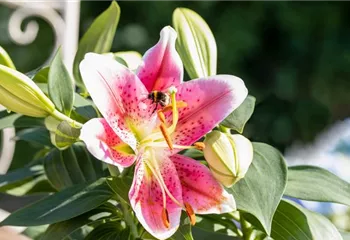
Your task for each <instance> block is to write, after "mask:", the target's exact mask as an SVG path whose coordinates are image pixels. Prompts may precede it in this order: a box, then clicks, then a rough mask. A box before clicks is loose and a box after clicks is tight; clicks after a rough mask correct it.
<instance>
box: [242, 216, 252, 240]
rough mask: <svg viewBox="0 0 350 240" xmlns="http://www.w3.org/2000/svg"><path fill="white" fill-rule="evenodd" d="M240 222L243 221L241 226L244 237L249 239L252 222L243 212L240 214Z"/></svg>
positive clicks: (245, 239) (246, 239)
mask: <svg viewBox="0 0 350 240" xmlns="http://www.w3.org/2000/svg"><path fill="white" fill-rule="evenodd" d="M240 222H241V228H242V233H243V239H244V240H249V235H250V231H249V228H250V227H251V224H250V223H249V222H247V221H246V220H245V219H244V217H243V216H242V214H240Z"/></svg>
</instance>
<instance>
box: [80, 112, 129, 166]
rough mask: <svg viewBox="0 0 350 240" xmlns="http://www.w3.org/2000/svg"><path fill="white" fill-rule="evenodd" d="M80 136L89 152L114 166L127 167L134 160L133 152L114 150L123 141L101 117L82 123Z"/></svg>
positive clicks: (121, 144)
mask: <svg viewBox="0 0 350 240" xmlns="http://www.w3.org/2000/svg"><path fill="white" fill-rule="evenodd" d="M80 138H81V139H82V140H83V141H84V142H85V144H86V147H87V149H88V150H89V152H90V153H91V154H92V155H94V156H95V157H96V158H97V159H100V160H102V161H104V162H106V163H109V164H113V165H115V166H121V167H129V166H130V165H132V164H133V163H134V161H135V155H134V154H126V153H122V152H119V151H117V150H116V148H117V147H118V146H123V145H125V143H124V142H123V141H122V140H121V139H120V138H119V137H118V136H117V135H116V134H115V132H114V131H113V129H112V128H111V127H110V126H109V125H108V123H107V121H106V120H105V119H103V118H94V119H91V120H90V121H88V122H87V123H85V124H84V126H83V128H82V129H81V134H80Z"/></svg>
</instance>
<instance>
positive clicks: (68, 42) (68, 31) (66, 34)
mask: <svg viewBox="0 0 350 240" xmlns="http://www.w3.org/2000/svg"><path fill="white" fill-rule="evenodd" d="M0 4H3V5H6V6H8V7H9V8H13V9H14V11H13V13H12V15H11V17H10V19H9V22H8V32H9V35H10V37H11V39H12V40H13V41H14V42H15V43H17V44H19V45H27V44H30V43H32V42H33V41H34V40H35V39H36V38H37V35H38V31H39V24H38V23H37V22H36V21H35V20H32V21H30V22H29V23H28V24H27V25H26V26H24V30H22V29H21V25H22V23H23V21H24V20H25V19H27V18H28V17H33V16H35V17H39V18H42V19H44V20H45V21H46V22H47V23H48V24H50V26H51V27H52V28H53V31H54V34H55V44H54V49H53V52H52V53H51V56H50V57H49V59H48V60H47V61H50V60H51V58H52V57H53V56H54V54H55V52H56V50H57V48H58V47H59V46H61V45H62V54H63V60H64V63H65V65H66V67H67V69H68V70H71V69H72V65H73V60H74V55H75V52H76V50H77V46H78V38H79V16H80V0H15V1H10V0H0ZM1 110H4V108H3V107H2V106H0V111H1ZM1 136H2V141H1V142H2V145H1V146H0V174H4V173H6V172H7V170H8V168H9V166H10V164H11V161H12V158H13V154H14V150H15V141H13V140H12V139H13V137H14V136H15V130H14V129H13V128H8V129H5V130H3V131H2V134H1Z"/></svg>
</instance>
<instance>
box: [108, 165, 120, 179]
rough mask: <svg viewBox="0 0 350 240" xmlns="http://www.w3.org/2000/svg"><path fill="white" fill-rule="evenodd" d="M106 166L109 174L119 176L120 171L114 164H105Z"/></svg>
mask: <svg viewBox="0 0 350 240" xmlns="http://www.w3.org/2000/svg"><path fill="white" fill-rule="evenodd" d="M107 167H108V171H109V173H110V174H111V176H113V177H118V176H120V171H119V169H118V168H117V167H116V166H113V165H111V164H107Z"/></svg>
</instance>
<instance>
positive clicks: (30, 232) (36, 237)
mask: <svg viewBox="0 0 350 240" xmlns="http://www.w3.org/2000/svg"><path fill="white" fill-rule="evenodd" d="M47 227H48V225H42V226H35V227H28V228H26V230H24V231H23V235H25V236H27V237H29V238H30V239H32V240H41V236H42V235H43V234H44V232H45V231H46V229H47Z"/></svg>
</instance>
